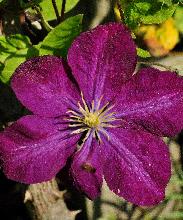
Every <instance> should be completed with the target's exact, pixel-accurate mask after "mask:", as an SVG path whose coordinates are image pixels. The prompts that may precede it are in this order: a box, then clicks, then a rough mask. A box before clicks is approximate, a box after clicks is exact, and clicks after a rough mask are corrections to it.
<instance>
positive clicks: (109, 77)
mask: <svg viewBox="0 0 183 220" xmlns="http://www.w3.org/2000/svg"><path fill="white" fill-rule="evenodd" d="M136 57H137V56H136V47H135V44H134V42H133V40H132V38H131V35H130V32H129V31H128V29H127V28H126V27H125V26H124V25H122V24H119V23H110V24H106V25H100V26H98V27H96V28H95V29H93V30H91V31H87V32H85V33H82V34H81V35H80V36H79V37H78V38H77V39H76V40H75V41H74V42H73V44H72V46H71V48H70V50H69V53H68V63H69V65H70V67H71V69H72V71H73V75H74V76H75V78H76V80H77V82H78V84H79V86H80V89H81V91H82V92H83V93H84V96H85V98H86V100H88V101H90V102H91V101H92V100H93V99H95V100H96V99H98V98H100V97H101V96H102V95H104V99H105V100H111V99H113V98H114V97H115V95H116V94H117V93H118V92H119V91H120V88H121V86H122V84H123V83H124V82H125V81H126V80H127V79H129V78H130V77H131V76H132V74H133V72H134V69H135V65H136Z"/></svg>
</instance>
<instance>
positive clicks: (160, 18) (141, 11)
mask: <svg viewBox="0 0 183 220" xmlns="http://www.w3.org/2000/svg"><path fill="white" fill-rule="evenodd" d="M175 9H176V5H175V4H171V1H168V2H166V1H165V3H164V4H163V3H162V1H160V0H155V1H152V0H134V1H133V2H131V3H130V4H128V6H127V8H126V10H125V21H126V23H127V25H128V26H129V27H131V28H133V29H134V28H136V27H137V26H138V25H139V24H140V23H143V24H160V23H162V22H164V21H165V20H167V19H168V18H169V17H171V16H172V15H173V13H174V11H175Z"/></svg>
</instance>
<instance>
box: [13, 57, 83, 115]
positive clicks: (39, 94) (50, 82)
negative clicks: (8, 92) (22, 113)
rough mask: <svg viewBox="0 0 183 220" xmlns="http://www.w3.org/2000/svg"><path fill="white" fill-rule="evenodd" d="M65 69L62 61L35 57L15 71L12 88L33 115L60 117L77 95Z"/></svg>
mask: <svg viewBox="0 0 183 220" xmlns="http://www.w3.org/2000/svg"><path fill="white" fill-rule="evenodd" d="M67 68H68V67H67V66H66V64H65V63H64V61H63V60H62V59H61V58H58V57H55V56H42V57H35V58H32V59H30V60H28V61H26V62H25V63H23V64H21V65H20V66H19V67H18V68H17V69H16V71H15V73H14V75H13V78H12V81H11V86H12V88H13V90H14V92H15V94H16V96H17V97H18V99H19V100H20V101H21V102H22V104H23V105H25V106H26V107H27V108H28V109H29V110H31V111H32V112H34V113H35V114H38V115H41V116H59V115H62V114H65V112H66V111H67V110H68V107H70V103H71V100H72V99H78V97H79V95H80V94H79V93H78V90H77V89H76V86H75V84H73V83H72V82H71V80H70V79H69V77H68V75H67V73H66V70H67Z"/></svg>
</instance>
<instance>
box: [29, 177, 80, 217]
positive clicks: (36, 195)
mask: <svg viewBox="0 0 183 220" xmlns="http://www.w3.org/2000/svg"><path fill="white" fill-rule="evenodd" d="M25 203H26V205H27V208H28V210H29V211H30V214H31V216H33V220H48V219H49V220H54V219H64V220H73V219H74V217H75V216H76V214H77V213H78V211H69V210H68V209H67V207H66V205H65V203H64V201H63V192H61V191H59V189H58V185H57V182H56V180H55V179H53V180H51V181H48V182H43V183H38V184H32V185H30V186H29V188H28V190H27V191H26V193H25Z"/></svg>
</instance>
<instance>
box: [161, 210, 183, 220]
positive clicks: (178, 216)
mask: <svg viewBox="0 0 183 220" xmlns="http://www.w3.org/2000/svg"><path fill="white" fill-rule="evenodd" d="M159 219H171V220H172V219H176V220H177V219H183V211H182V212H181V211H173V212H169V213H168V215H164V216H162V217H161V218H159Z"/></svg>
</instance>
